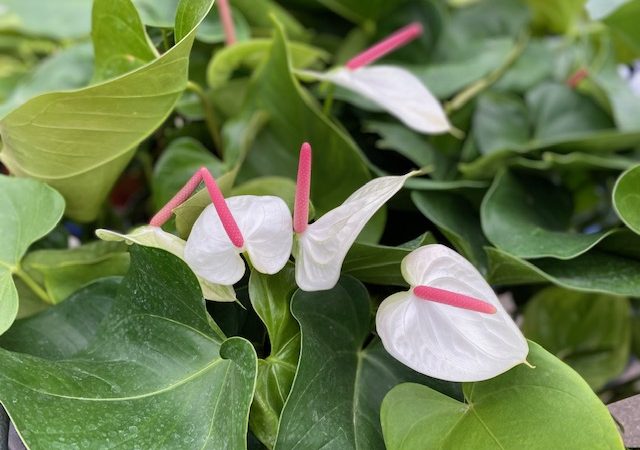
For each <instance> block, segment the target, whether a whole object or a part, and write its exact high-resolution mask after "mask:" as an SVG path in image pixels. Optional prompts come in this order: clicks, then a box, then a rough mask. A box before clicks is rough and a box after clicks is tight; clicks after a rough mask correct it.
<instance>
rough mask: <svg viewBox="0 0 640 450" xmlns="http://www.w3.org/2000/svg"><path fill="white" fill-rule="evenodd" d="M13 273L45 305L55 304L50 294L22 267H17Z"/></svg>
mask: <svg viewBox="0 0 640 450" xmlns="http://www.w3.org/2000/svg"><path fill="white" fill-rule="evenodd" d="M13 273H14V274H15V276H17V277H18V278H20V279H21V280H22V281H23V282H24V284H26V285H27V286H28V287H29V289H31V290H32V291H33V292H34V293H35V294H36V295H37V296H38V298H39V299H40V300H42V301H43V302H45V303H49V304H53V301H52V300H51V298H50V297H49V294H47V292H46V291H45V290H44V289H42V287H40V285H39V284H38V283H36V282H35V280H34V279H33V278H31V276H29V274H28V273H27V272H25V271H24V270H22V269H21V268H20V267H17V268H16V269H15V270H14V271H13Z"/></svg>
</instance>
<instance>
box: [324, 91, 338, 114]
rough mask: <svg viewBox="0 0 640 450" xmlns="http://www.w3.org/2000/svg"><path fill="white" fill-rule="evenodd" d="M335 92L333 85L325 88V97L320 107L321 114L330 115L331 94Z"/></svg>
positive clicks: (331, 105)
mask: <svg viewBox="0 0 640 450" xmlns="http://www.w3.org/2000/svg"><path fill="white" fill-rule="evenodd" d="M334 91H335V86H334V85H333V84H329V85H328V86H327V95H326V97H325V98H324V104H323V105H322V112H323V113H324V115H325V116H329V115H330V114H331V108H332V107H333V94H334Z"/></svg>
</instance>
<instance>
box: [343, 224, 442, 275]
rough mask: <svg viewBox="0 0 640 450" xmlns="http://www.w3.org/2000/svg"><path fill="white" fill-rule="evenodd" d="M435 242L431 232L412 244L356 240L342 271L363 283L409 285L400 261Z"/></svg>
mask: <svg viewBox="0 0 640 450" xmlns="http://www.w3.org/2000/svg"><path fill="white" fill-rule="evenodd" d="M435 243H436V240H435V238H434V237H433V235H432V234H431V233H429V232H427V233H425V234H424V235H422V236H420V237H419V238H418V239H416V240H415V242H412V243H411V244H412V245H410V246H404V245H403V246H399V247H389V246H386V245H378V244H363V243H360V242H356V243H355V244H353V246H352V247H351V248H350V249H349V253H347V257H346V258H345V260H344V262H343V263H342V273H344V274H345V275H351V276H352V277H354V278H357V279H358V280H360V281H362V282H363V283H370V284H378V285H383V286H389V285H391V286H407V282H406V280H405V279H404V277H403V276H402V271H401V270H400V263H401V262H402V260H403V259H404V257H405V256H407V255H408V254H409V253H411V251H413V250H415V249H416V248H418V247H420V246H422V245H428V244H435Z"/></svg>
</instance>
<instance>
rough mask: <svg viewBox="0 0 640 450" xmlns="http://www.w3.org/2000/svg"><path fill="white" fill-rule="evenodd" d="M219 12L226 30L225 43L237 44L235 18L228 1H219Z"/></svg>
mask: <svg viewBox="0 0 640 450" xmlns="http://www.w3.org/2000/svg"><path fill="white" fill-rule="evenodd" d="M218 12H219V13H220V20H221V21H222V28H223V29H224V35H225V41H226V44H227V45H231V44H235V43H236V29H235V27H234V25H233V16H232V15H231V8H230V7H229V1H228V0H218Z"/></svg>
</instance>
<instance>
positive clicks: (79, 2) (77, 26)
mask: <svg viewBox="0 0 640 450" xmlns="http://www.w3.org/2000/svg"><path fill="white" fill-rule="evenodd" d="M91 5H92V0H56V1H55V2H49V1H42V0H3V1H2V6H3V11H2V12H1V13H0V28H5V29H11V30H16V31H19V32H23V33H26V34H31V35H34V36H46V37H50V38H54V39H74V38H81V37H84V36H87V35H88V34H89V31H90V30H91ZM5 8H6V10H5ZM2 13H4V14H2ZM3 16H4V17H3ZM3 25H4V26H3Z"/></svg>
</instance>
